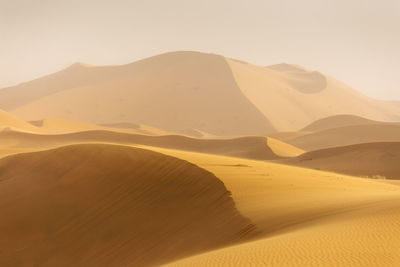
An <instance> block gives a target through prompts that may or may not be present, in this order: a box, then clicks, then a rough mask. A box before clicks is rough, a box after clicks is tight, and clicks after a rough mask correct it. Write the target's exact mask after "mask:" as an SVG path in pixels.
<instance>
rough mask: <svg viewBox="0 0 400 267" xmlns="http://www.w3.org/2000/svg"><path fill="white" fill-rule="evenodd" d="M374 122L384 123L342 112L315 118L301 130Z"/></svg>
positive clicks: (318, 129) (315, 130) (316, 130)
mask: <svg viewBox="0 0 400 267" xmlns="http://www.w3.org/2000/svg"><path fill="white" fill-rule="evenodd" d="M374 124H385V122H381V121H373V120H369V119H366V118H363V117H359V116H354V115H346V114H342V115H336V116H331V117H327V118H323V119H320V120H317V121H315V122H313V123H311V124H310V125H308V126H307V127H305V128H303V129H302V130H301V131H304V132H319V131H323V130H329V129H334V128H339V127H345V126H356V125H374Z"/></svg>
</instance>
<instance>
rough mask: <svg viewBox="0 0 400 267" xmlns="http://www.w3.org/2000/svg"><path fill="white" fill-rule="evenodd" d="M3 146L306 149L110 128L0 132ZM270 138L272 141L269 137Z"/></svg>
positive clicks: (261, 154)
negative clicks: (115, 130) (82, 144)
mask: <svg viewBox="0 0 400 267" xmlns="http://www.w3.org/2000/svg"><path fill="white" fill-rule="evenodd" d="M0 138H1V140H2V143H3V148H21V149H24V148H25V149H28V150H29V149H46V148H53V147H57V146H62V145H67V144H74V143H88V142H102V143H115V144H131V145H132V144H137V145H147V146H156V147H164V148H172V149H180V150H187V151H195V152H202V153H210V154H217V155H229V156H234V157H241V158H252V159H259V160H270V159H281V158H287V157H295V156H298V155H299V154H301V153H302V152H303V151H302V150H300V149H297V148H295V147H293V146H291V145H287V144H285V143H283V142H280V141H277V140H276V141H271V140H272V139H271V140H270V139H269V138H268V139H267V138H265V137H262V136H248V137H238V138H232V139H196V138H190V137H186V136H181V135H165V136H148V135H139V134H129V133H118V132H110V131H85V132H76V133H69V134H56V135H49V134H47V135H43V134H29V133H23V132H16V131H8V132H4V133H0ZM267 140H269V141H267Z"/></svg>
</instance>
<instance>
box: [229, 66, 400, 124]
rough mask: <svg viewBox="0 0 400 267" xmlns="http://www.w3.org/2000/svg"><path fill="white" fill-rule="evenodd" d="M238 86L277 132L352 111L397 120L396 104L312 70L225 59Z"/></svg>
mask: <svg viewBox="0 0 400 267" xmlns="http://www.w3.org/2000/svg"><path fill="white" fill-rule="evenodd" d="M227 61H228V63H229V65H230V66H231V68H232V73H233V75H234V77H235V80H236V82H237V84H238V86H239V87H240V88H241V90H242V91H243V93H244V94H245V95H246V97H247V98H248V99H249V100H250V101H251V102H252V103H254V105H255V106H256V107H257V108H258V109H259V110H260V111H261V112H262V113H263V114H264V115H265V116H266V117H267V118H268V119H269V121H270V122H271V124H272V125H273V127H274V128H275V129H277V130H278V131H283V132H287V131H298V130H299V129H301V128H303V127H305V126H307V125H308V124H310V123H312V122H314V121H316V120H318V119H322V118H325V117H329V116H333V115H339V114H352V115H357V116H361V117H365V118H369V119H373V120H380V121H399V120H400V117H399V115H400V109H399V106H398V105H396V104H394V103H392V102H383V101H377V100H374V99H371V98H368V97H366V96H364V95H362V94H361V93H359V92H358V91H356V90H354V89H352V88H350V87H349V86H347V85H345V84H343V83H341V82H339V81H337V80H335V79H334V78H331V77H329V76H327V75H324V74H321V73H319V72H316V71H310V70H307V69H305V68H302V67H299V66H295V65H290V64H279V65H273V66H270V67H265V68H261V67H259V66H255V65H252V64H243V63H241V62H238V61H234V60H229V59H228V60H227Z"/></svg>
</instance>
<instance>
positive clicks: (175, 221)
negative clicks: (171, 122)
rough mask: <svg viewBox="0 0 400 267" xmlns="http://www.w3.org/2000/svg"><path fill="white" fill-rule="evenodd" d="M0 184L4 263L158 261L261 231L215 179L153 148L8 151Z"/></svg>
mask: <svg viewBox="0 0 400 267" xmlns="http://www.w3.org/2000/svg"><path fill="white" fill-rule="evenodd" d="M0 181H1V183H0V199H1V201H0V202H1V203H2V205H0V210H1V213H2V215H3V216H2V220H1V221H0V233H1V236H2V238H1V240H0V248H1V249H0V263H1V265H2V266H26V265H40V266H127V265H129V266H138V265H140V266H150V265H151V266H153V265H158V264H161V263H165V262H167V261H171V260H173V259H174V258H175V259H176V258H181V257H184V256H188V255H190V254H194V253H199V252H202V251H205V250H210V249H213V248H217V247H221V246H226V245H228V244H232V243H235V242H239V241H244V240H248V239H249V238H252V237H254V236H255V235H256V234H257V230H256V229H255V226H254V225H253V224H252V223H251V222H250V221H249V220H248V219H246V218H245V217H243V216H242V215H240V213H239V212H238V211H237V210H236V208H235V204H234V202H233V201H232V198H231V197H230V193H229V191H228V190H227V189H226V187H225V186H224V184H223V183H222V182H221V181H220V180H219V179H218V178H217V177H215V176H214V175H213V174H211V173H210V172H207V171H205V170H204V169H201V168H199V167H197V166H196V165H193V164H191V163H188V162H186V161H182V160H179V159H176V158H174V157H171V156H166V155H162V154H160V153H156V152H152V151H148V150H143V149H138V148H129V147H123V146H115V145H99V144H93V145H86V144H83V145H72V146H66V147H61V148H57V149H53V150H47V151H42V152H32V153H26V154H19V155H15V156H9V157H6V158H3V159H1V160H0ZM71 196H74V197H71ZM172 244H173V245H172Z"/></svg>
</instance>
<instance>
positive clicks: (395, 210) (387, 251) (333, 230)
mask: <svg viewBox="0 0 400 267" xmlns="http://www.w3.org/2000/svg"><path fill="white" fill-rule="evenodd" d="M399 208H400V204H399V198H397V199H393V201H392V202H390V201H387V202H383V203H379V204H378V205H371V206H368V207H366V208H364V209H361V210H359V211H353V212H352V213H350V214H340V215H337V216H334V217H332V218H329V220H326V219H325V220H320V221H318V222H315V223H314V224H312V225H309V226H307V227H305V228H303V229H299V230H295V231H291V232H288V233H284V234H281V235H277V236H273V237H271V238H266V239H263V240H260V241H255V242H251V243H245V244H242V245H238V246H233V247H230V248H225V249H221V250H216V251H212V252H209V253H206V254H202V255H198V256H195V257H191V258H188V259H183V260H181V261H178V262H175V263H172V264H170V265H168V266H232V265H235V266H248V265H251V266H316V267H317V266H370V267H375V266H388V267H389V266H393V267H396V266H398V263H399V261H400V248H399V246H398V245H397V244H399V242H400V231H399V228H398V221H399V219H400V211H399Z"/></svg>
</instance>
